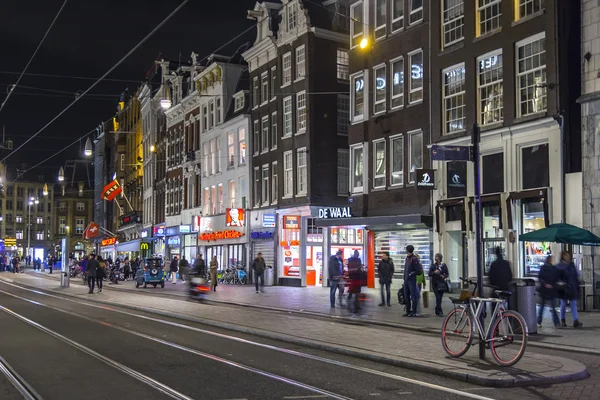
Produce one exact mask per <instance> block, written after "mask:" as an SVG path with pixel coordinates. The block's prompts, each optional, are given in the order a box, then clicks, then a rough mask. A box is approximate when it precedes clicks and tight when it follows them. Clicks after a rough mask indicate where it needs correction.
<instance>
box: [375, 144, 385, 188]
mask: <svg viewBox="0 0 600 400" xmlns="http://www.w3.org/2000/svg"><path fill="white" fill-rule="evenodd" d="M385 171H386V165H385V140H381V141H377V142H373V187H374V188H382V187H385Z"/></svg>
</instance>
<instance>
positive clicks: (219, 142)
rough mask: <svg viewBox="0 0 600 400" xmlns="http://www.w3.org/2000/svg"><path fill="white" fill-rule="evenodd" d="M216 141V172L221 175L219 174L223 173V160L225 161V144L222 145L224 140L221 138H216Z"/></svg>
mask: <svg viewBox="0 0 600 400" xmlns="http://www.w3.org/2000/svg"><path fill="white" fill-rule="evenodd" d="M215 140H216V141H217V156H216V157H215V158H216V160H215V163H216V164H217V169H216V171H217V173H219V172H223V171H222V170H221V160H222V159H223V147H222V146H223V144H222V140H221V138H220V137H218V138H216V139H215Z"/></svg>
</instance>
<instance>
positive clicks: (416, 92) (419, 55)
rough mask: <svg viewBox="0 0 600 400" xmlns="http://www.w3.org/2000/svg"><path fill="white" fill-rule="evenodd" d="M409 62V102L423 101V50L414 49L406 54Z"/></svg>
mask: <svg viewBox="0 0 600 400" xmlns="http://www.w3.org/2000/svg"><path fill="white" fill-rule="evenodd" d="M408 57H409V63H410V81H409V88H410V93H409V95H408V102H409V103H411V104H412V103H417V102H420V101H423V50H421V49H419V50H416V51H414V52H412V53H410V54H409V55H408Z"/></svg>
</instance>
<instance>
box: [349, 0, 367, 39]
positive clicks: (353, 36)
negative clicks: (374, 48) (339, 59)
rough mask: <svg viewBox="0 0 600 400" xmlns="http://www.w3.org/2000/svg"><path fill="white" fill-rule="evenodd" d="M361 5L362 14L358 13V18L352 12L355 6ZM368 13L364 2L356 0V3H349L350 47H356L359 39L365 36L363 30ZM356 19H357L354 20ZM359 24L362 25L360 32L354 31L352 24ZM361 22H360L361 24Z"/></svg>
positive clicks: (364, 29)
mask: <svg viewBox="0 0 600 400" xmlns="http://www.w3.org/2000/svg"><path fill="white" fill-rule="evenodd" d="M359 6H360V7H362V14H363V15H360V18H357V17H356V14H355V12H354V10H355V9H356V8H357V7H359ZM367 15H368V7H365V4H364V3H363V1H362V0H361V1H357V2H356V3H353V4H351V5H350V18H349V21H350V48H351V49H354V48H355V47H358V45H359V44H360V41H361V40H362V38H363V37H364V36H365V31H366V29H367V27H366V26H365V25H366V22H367V20H368V18H367ZM356 20H358V21H356ZM355 23H356V24H359V25H362V29H361V31H360V32H358V33H357V32H354V24H355ZM361 23H362V24H361Z"/></svg>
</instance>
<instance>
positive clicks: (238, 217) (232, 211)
mask: <svg viewBox="0 0 600 400" xmlns="http://www.w3.org/2000/svg"><path fill="white" fill-rule="evenodd" d="M244 222H245V221H244V209H243V208H228V209H226V210H225V225H226V226H237V227H242V226H244Z"/></svg>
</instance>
